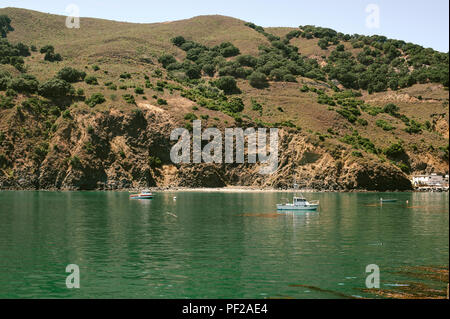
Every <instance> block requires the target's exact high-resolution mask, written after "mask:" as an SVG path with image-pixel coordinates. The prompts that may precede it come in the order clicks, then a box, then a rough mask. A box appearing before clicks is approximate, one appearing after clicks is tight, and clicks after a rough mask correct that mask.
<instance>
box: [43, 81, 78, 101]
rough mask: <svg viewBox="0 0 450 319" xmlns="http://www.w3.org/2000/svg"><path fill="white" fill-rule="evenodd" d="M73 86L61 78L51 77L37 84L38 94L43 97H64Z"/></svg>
mask: <svg viewBox="0 0 450 319" xmlns="http://www.w3.org/2000/svg"><path fill="white" fill-rule="evenodd" d="M72 88H73V87H72V86H71V85H70V83H68V82H66V81H64V80H61V79H51V80H48V81H47V82H44V83H42V84H41V85H39V89H38V91H39V94H40V95H42V96H45V97H64V96H66V95H67V94H68V93H69V92H70V91H71V89H72Z"/></svg>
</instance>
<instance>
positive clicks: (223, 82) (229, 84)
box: [214, 76, 240, 94]
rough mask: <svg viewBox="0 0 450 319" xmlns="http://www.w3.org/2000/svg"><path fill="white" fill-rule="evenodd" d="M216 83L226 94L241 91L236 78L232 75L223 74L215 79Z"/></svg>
mask: <svg viewBox="0 0 450 319" xmlns="http://www.w3.org/2000/svg"><path fill="white" fill-rule="evenodd" d="M214 84H215V85H216V86H217V87H218V88H219V89H221V90H222V91H223V92H224V93H225V94H234V93H240V90H239V88H238V87H237V85H236V80H235V79H234V78H233V77H232V76H223V77H221V78H219V79H218V80H217V81H215V82H214Z"/></svg>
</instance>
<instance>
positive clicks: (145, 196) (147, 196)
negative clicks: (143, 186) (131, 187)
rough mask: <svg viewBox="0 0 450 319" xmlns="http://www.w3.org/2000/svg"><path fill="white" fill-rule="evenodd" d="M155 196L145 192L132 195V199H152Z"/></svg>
mask: <svg viewBox="0 0 450 319" xmlns="http://www.w3.org/2000/svg"><path fill="white" fill-rule="evenodd" d="M153 196H154V194H153V193H152V192H150V191H148V190H144V191H142V192H140V193H139V194H133V195H130V199H152V198H153Z"/></svg>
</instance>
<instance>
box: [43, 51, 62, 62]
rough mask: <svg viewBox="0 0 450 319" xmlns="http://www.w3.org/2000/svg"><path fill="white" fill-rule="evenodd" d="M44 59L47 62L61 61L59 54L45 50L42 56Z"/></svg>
mask: <svg viewBox="0 0 450 319" xmlns="http://www.w3.org/2000/svg"><path fill="white" fill-rule="evenodd" d="M44 60H45V61H49V62H56V61H62V57H61V54H59V53H54V52H47V53H46V54H45V56H44Z"/></svg>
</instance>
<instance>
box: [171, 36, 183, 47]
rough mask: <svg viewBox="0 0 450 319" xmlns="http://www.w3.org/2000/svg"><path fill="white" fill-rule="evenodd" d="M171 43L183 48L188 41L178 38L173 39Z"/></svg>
mask: <svg viewBox="0 0 450 319" xmlns="http://www.w3.org/2000/svg"><path fill="white" fill-rule="evenodd" d="M170 41H171V42H172V43H173V44H174V45H176V46H177V47H181V46H182V45H183V44H184V43H185V42H186V39H185V38H183V37H182V36H177V37H175V38H172V39H171V40H170Z"/></svg>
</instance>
